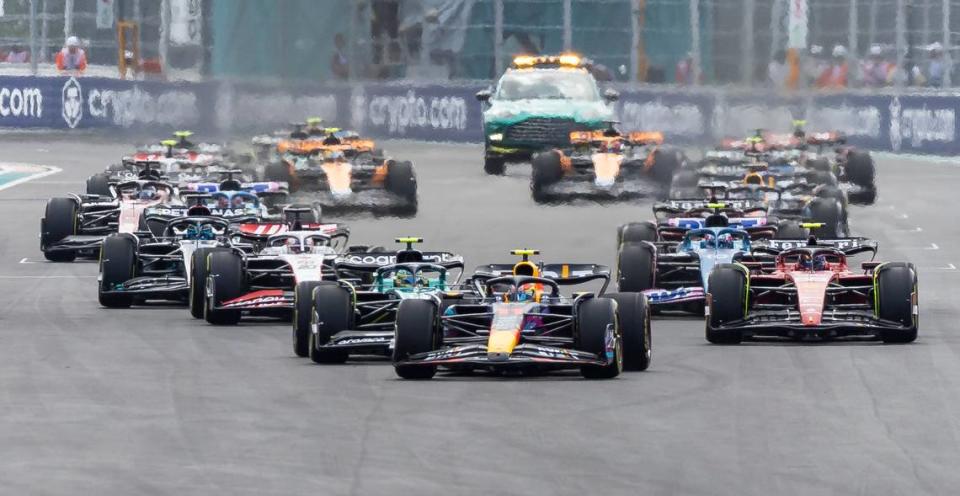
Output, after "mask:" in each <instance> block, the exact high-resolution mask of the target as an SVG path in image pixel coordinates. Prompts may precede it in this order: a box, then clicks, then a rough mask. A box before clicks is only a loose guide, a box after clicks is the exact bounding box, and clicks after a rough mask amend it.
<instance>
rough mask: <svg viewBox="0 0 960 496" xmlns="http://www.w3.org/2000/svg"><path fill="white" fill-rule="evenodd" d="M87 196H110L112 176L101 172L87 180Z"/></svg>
mask: <svg viewBox="0 0 960 496" xmlns="http://www.w3.org/2000/svg"><path fill="white" fill-rule="evenodd" d="M87 194H88V195H100V196H110V175H109V174H107V173H105V172H101V173H99V174H94V175H92V176H90V177H88V178H87Z"/></svg>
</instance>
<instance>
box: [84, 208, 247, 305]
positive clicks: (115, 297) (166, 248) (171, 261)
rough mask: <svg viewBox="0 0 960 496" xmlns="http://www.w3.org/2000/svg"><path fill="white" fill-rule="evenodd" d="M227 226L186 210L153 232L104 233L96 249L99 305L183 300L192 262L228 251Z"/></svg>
mask: <svg viewBox="0 0 960 496" xmlns="http://www.w3.org/2000/svg"><path fill="white" fill-rule="evenodd" d="M229 228H230V222H229V221H228V220H226V219H223V218H220V217H210V216H208V215H192V216H183V217H176V218H173V219H170V220H167V221H165V222H164V223H163V229H162V232H161V233H160V235H159V236H152V235H150V236H142V237H141V236H137V235H135V234H132V233H118V234H111V235H110V236H107V237H106V238H105V239H104V240H103V245H102V247H101V252H100V276H99V278H98V299H99V301H100V304H101V305H103V306H105V307H107V308H122V307H129V306H130V305H131V304H133V303H134V302H146V301H147V300H172V301H179V302H183V303H186V302H187V296H188V293H189V290H190V277H191V275H192V274H193V273H194V271H193V270H192V266H191V265H192V263H193V262H194V261H195V260H196V259H197V258H198V257H199V258H202V257H203V256H204V255H205V254H206V253H210V252H213V251H229V248H228V247H229ZM194 254H197V255H198V257H194Z"/></svg>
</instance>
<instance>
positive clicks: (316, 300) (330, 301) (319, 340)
mask: <svg viewBox="0 0 960 496" xmlns="http://www.w3.org/2000/svg"><path fill="white" fill-rule="evenodd" d="M301 284H305V283H301ZM297 288H298V289H299V288H300V286H299V285H298V286H297ZM313 288H315V289H313ZM311 293H312V295H309V298H307V300H306V301H308V302H309V308H308V309H307V310H306V311H307V313H308V316H307V317H306V321H307V326H306V331H307V332H306V334H305V335H304V336H305V337H306V338H307V339H306V341H307V345H306V351H307V354H308V355H309V356H310V359H311V360H313V363H343V362H346V361H347V358H348V357H349V354H348V353H347V352H346V351H343V350H323V349H320V348H319V347H320V346H321V345H324V344H327V343H328V342H330V338H332V337H333V335H334V334H336V333H338V332H340V331H344V330H347V329H350V328H352V327H353V316H354V312H353V295H351V294H350V291H348V290H347V289H346V288H344V287H342V286H340V285H339V284H337V283H335V282H332V281H321V282H315V283H313V286H312V288H311ZM297 317H298V318H302V317H301V316H299V315H298V316H297ZM294 322H296V319H295V320H294ZM311 324H313V325H316V326H317V332H316V333H314V332H311V329H310V327H311ZM297 334H298V330H297V329H296V328H294V336H293V347H294V351H297V345H298V343H297V339H298V336H297ZM297 355H300V353H299V351H297ZM300 356H304V355H300Z"/></svg>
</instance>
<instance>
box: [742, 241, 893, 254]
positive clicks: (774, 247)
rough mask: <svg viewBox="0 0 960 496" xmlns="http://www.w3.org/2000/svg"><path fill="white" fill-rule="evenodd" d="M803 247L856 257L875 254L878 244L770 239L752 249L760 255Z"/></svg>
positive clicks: (870, 242)
mask: <svg viewBox="0 0 960 496" xmlns="http://www.w3.org/2000/svg"><path fill="white" fill-rule="evenodd" d="M804 247H812V248H815V247H828V248H836V249H837V250H840V251H842V252H843V253H844V254H845V255H848V256H849V255H857V254H860V253H872V254H873V255H876V254H877V250H878V249H879V244H878V243H877V242H876V241H873V240H871V239H868V238H863V237H855V238H836V239H817V238H814V237H810V238H808V239H771V240H767V242H765V243H764V244H763V245H758V246H755V247H754V251H758V252H760V253H770V254H778V253H780V252H783V251H786V250H792V249H794V248H804Z"/></svg>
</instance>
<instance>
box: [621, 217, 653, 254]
mask: <svg viewBox="0 0 960 496" xmlns="http://www.w3.org/2000/svg"><path fill="white" fill-rule="evenodd" d="M637 241H649V242H651V243H653V242H655V241H657V226H655V225H654V224H653V223H651V222H629V223H627V224H624V225H622V226H620V227H618V228H617V248H620V246H622V245H623V244H624V243H634V242H637Z"/></svg>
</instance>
